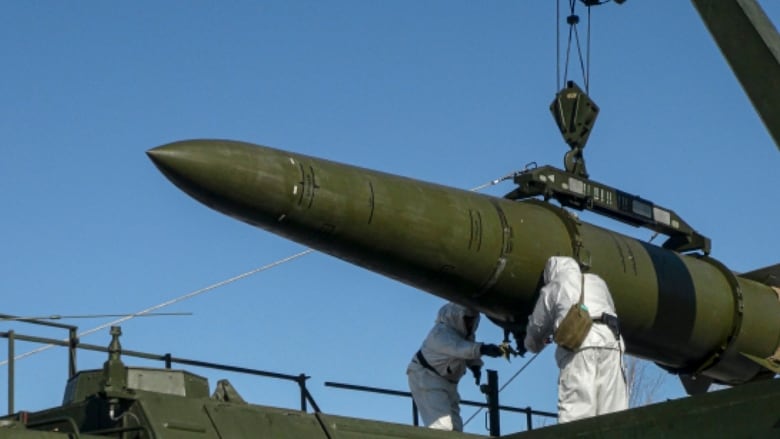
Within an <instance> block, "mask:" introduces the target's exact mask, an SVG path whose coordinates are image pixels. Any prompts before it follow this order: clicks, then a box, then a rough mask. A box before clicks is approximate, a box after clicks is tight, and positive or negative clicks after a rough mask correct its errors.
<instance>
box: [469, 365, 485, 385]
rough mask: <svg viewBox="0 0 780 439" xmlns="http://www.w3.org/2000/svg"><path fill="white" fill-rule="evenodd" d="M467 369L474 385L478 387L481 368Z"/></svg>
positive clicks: (470, 367) (471, 367)
mask: <svg viewBox="0 0 780 439" xmlns="http://www.w3.org/2000/svg"><path fill="white" fill-rule="evenodd" d="M469 369H471V374H472V375H474V383H476V385H479V383H480V381H482V367H481V366H469Z"/></svg>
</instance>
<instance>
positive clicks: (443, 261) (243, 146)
mask: <svg viewBox="0 0 780 439" xmlns="http://www.w3.org/2000/svg"><path fill="white" fill-rule="evenodd" d="M148 154H149V156H150V157H151V159H152V160H153V161H154V163H155V164H156V165H157V166H158V168H159V169H160V170H161V171H162V172H163V173H164V174H165V175H166V176H167V177H168V178H169V179H170V180H171V181H173V182H174V183H175V184H176V185H177V186H178V187H179V188H181V189H182V190H184V191H185V192H187V193H188V194H189V195H191V196H192V197H194V198H196V199H198V200H199V201H201V202H203V203H204V204H206V205H208V206H210V207H212V208H214V209H216V210H218V211H220V212H223V213H225V214H227V215H230V216H232V217H234V218H236V219H239V220H241V221H245V222H247V223H249V224H252V225H255V226H257V227H260V228H263V229H265V230H268V231H270V232H273V233H276V234H278V235H281V236H284V237H286V238H289V239H291V240H293V241H296V242H299V243H301V244H304V245H307V246H310V247H312V248H315V249H317V250H319V251H322V252H324V253H327V254H330V255H332V256H335V257H338V258H341V259H343V260H346V261H348V262H351V263H353V264H356V265H359V266H361V267H364V268H367V269H369V270H372V271H375V272H377V273H380V274H383V275H385V276H388V277H391V278H393V279H396V280H398V281H401V282H403V283H406V284H409V285H411V286H414V287H416V288H419V289H421V290H424V291H427V292H429V293H431V294H435V295H437V296H440V297H443V298H446V299H449V300H453V301H456V302H460V303H466V304H469V305H471V306H474V307H476V308H477V309H479V310H480V311H482V312H484V313H485V314H487V315H488V316H490V317H491V318H492V319H493V320H494V321H497V322H498V323H501V324H503V325H505V326H507V327H512V326H515V325H520V324H522V323H523V322H524V321H525V319H526V317H527V316H528V314H529V313H530V312H531V310H532V308H533V306H534V303H535V300H536V298H537V297H538V290H539V288H540V286H541V283H542V271H543V268H544V264H545V262H546V260H547V259H548V258H549V257H550V256H554V255H565V256H575V257H577V258H578V259H579V260H581V261H584V262H586V263H588V264H589V265H590V267H591V268H590V269H591V271H592V272H594V273H597V274H598V275H600V276H601V277H603V278H604V279H605V281H606V282H607V285H608V286H609V288H610V291H611V292H612V295H613V297H614V300H615V304H616V307H617V311H618V314H619V317H620V322H621V329H622V331H623V335H624V337H625V339H626V343H627V346H628V351H629V352H630V353H633V354H635V355H638V356H641V357H645V358H648V359H651V360H653V361H656V362H657V363H659V364H661V365H663V366H665V367H668V368H670V369H674V370H678V371H681V372H685V373H692V374H698V373H702V374H704V375H706V376H709V377H712V378H715V379H717V380H719V381H722V382H726V383H740V382H744V381H747V380H750V379H751V378H753V377H754V376H755V375H756V374H757V373H758V372H759V371H761V370H762V369H761V367H760V366H759V365H758V364H757V363H754V362H752V361H750V360H748V359H747V358H746V357H744V356H743V355H741V354H742V353H744V354H750V355H755V356H758V357H761V358H765V357H768V356H770V355H772V353H774V352H775V349H776V348H777V346H778V344H779V343H780V318H778V317H780V301H778V297H777V295H776V294H775V293H774V292H773V290H772V289H771V288H770V287H768V286H766V285H763V284H760V283H757V282H754V281H751V280H748V279H743V278H740V277H738V276H735V275H734V274H733V273H732V272H731V271H729V270H728V269H727V268H726V267H725V266H723V265H722V264H721V263H720V262H718V261H716V260H714V259H712V258H708V257H704V256H686V255H680V254H678V253H675V252H673V251H670V250H666V249H662V248H660V247H657V246H654V245H650V244H647V243H643V242H640V241H637V240H635V239H632V238H629V237H627V236H624V235H621V234H618V233H615V232H612V231H609V230H606V229H604V228H601V227H597V226H595V225H591V224H588V223H585V222H581V221H579V220H577V219H576V218H575V217H574V216H572V215H570V214H569V213H567V212H566V211H565V210H563V209H561V208H559V207H556V206H553V205H551V204H548V203H543V202H540V201H536V200H529V201H522V202H517V201H511V200H507V199H503V198H497V197H493V196H489V195H483V194H477V193H474V192H470V191H465V190H460V189H454V188H450V187H446V186H442V185H437V184H433V183H427V182H423V181H418V180H414V179H410V178H405V177H400V176H396V175H391V174H387V173H383V172H378V171H372V170H368V169H364V168H359V167H355V166H349V165H345V164H340V163H336V162H332V161H328V160H324V159H319V158H315V157H310V156H306V155H301V154H296V153H292V152H287V151H281V150H278V149H273V148H268V147H263V146H257V145H252V144H248V143H242V142H234V141H225V140H190V141H182V142H176V143H171V144H168V145H164V146H161V147H158V148H155V149H152V150H150V151H149V152H148Z"/></svg>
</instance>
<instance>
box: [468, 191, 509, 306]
mask: <svg viewBox="0 0 780 439" xmlns="http://www.w3.org/2000/svg"><path fill="white" fill-rule="evenodd" d="M490 204H492V205H493V207H494V208H495V210H496V214H497V215H498V220H499V222H500V223H501V246H500V253H499V255H498V260H497V261H496V266H495V268H494V269H493V273H492V274H491V275H490V277H488V279H487V280H486V281H485V283H484V284H482V286H481V287H480V289H479V291H478V292H477V294H475V295H474V297H479V296H482V295H484V294H485V293H487V292H488V290H490V289H491V288H492V287H493V285H495V284H496V282H498V278H499V276H501V273H503V272H504V268H506V255H507V254H509V253H511V251H512V241H511V239H510V238H511V227H510V226H509V221H508V220H507V218H506V214H505V213H504V210H503V209H501V206H500V205H499V204H498V203H497V202H495V201H494V200H490Z"/></svg>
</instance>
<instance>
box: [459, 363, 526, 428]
mask: <svg viewBox="0 0 780 439" xmlns="http://www.w3.org/2000/svg"><path fill="white" fill-rule="evenodd" d="M540 353H541V351H540V352H537V353H535V354H534V356H533V357H531V358H529V359H528V361H526V362H525V364H524V365H523V367H521V368H520V370H518V371H517V372H515V374H514V375H512V378H509V380H507V382H505V383H504V385H503V386H501V388H499V389H498V393H501V391H502V390H504V389H505V388H506V386H508V385H509V383H511V382H512V380H514V379H515V378H517V376H518V375H520V372H522V371H524V370H525V368H526V367H528V365H529V364H531V362H532V361H534V360H535V359H536V357H538V356H539V354H540ZM483 408H484V407H480V408H479V409H477V411H476V412H474V414H473V415H471V416H470V417H469V418H468V419H467V420H466V422H464V423H463V426H464V427H465V426H466V425H468V423H469V422H471V420H472V419H474V417H475V416H477V415H478V414H479V412H481V411H482V409H483Z"/></svg>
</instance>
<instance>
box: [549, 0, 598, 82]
mask: <svg viewBox="0 0 780 439" xmlns="http://www.w3.org/2000/svg"><path fill="white" fill-rule="evenodd" d="M580 1H582V2H583V3H584V4H585V5H586V7H587V8H588V30H587V35H586V38H587V42H586V48H585V61H583V56H582V47H581V45H580V34H579V32H578V31H577V24H578V23H579V22H580V17H579V16H578V15H576V14H575V13H574V6H575V5H576V4H577V0H569V15H568V16H567V17H566V23H567V24H568V25H569V38H568V42H567V44H566V60H565V64H564V73H563V82H561V65H560V64H561V55H560V53H561V42H560V40H561V30H560V22H561V0H558V1H557V2H556V9H555V60H556V63H555V77H556V81H557V82H558V84H557V88H558V89H560V88H561V87H563V84H566V81H567V79H568V76H569V57H570V55H571V43H572V37H573V39H574V40H575V42H576V43H577V55H578V58H579V62H580V70H581V71H582V80H583V82H584V83H585V93H590V22H591V13H590V12H591V11H590V10H591V7H592V6H598V5H603V4H604V3H608V2H609V1H610V0H580Z"/></svg>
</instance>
